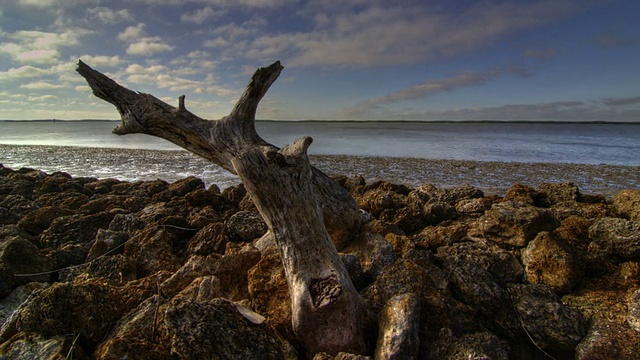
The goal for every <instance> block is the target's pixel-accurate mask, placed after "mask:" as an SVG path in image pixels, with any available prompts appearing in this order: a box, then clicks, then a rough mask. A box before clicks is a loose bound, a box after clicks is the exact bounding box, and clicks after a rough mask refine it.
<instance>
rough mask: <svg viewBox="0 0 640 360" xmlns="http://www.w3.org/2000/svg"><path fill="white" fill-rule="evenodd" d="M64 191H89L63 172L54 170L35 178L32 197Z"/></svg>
mask: <svg viewBox="0 0 640 360" xmlns="http://www.w3.org/2000/svg"><path fill="white" fill-rule="evenodd" d="M66 191H69V192H76V193H80V194H82V193H85V192H87V193H89V192H88V191H87V189H86V188H85V187H84V186H82V184H80V183H79V182H78V181H77V180H74V179H73V178H72V177H71V175H69V174H67V173H65V172H55V173H53V174H51V175H49V176H46V177H44V178H41V179H38V180H36V183H35V186H34V188H33V197H34V198H38V197H39V196H41V195H43V194H49V193H64V192H66Z"/></svg>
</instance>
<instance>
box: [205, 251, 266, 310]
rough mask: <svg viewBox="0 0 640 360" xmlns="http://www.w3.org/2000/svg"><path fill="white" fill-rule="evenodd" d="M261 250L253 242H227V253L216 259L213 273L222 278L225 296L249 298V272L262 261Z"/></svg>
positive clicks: (236, 299)
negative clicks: (241, 244) (237, 243)
mask: <svg viewBox="0 0 640 360" xmlns="http://www.w3.org/2000/svg"><path fill="white" fill-rule="evenodd" d="M260 258H261V254H260V250H258V249H256V248H255V246H253V244H244V245H243V246H238V245H236V244H234V243H228V244H227V250H226V252H225V255H224V256H223V257H221V258H219V259H218V260H216V261H215V263H214V264H213V265H212V266H213V275H215V276H216V277H217V278H218V279H220V291H221V292H222V294H223V297H225V298H227V299H230V300H234V301H239V300H246V299H249V298H250V296H249V291H248V289H247V273H248V271H249V269H251V268H252V267H254V266H255V265H256V264H257V263H258V261H260Z"/></svg>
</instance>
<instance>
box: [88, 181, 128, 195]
mask: <svg viewBox="0 0 640 360" xmlns="http://www.w3.org/2000/svg"><path fill="white" fill-rule="evenodd" d="M120 182H121V181H120V180H118V179H96V180H94V181H89V182H87V183H86V184H84V187H85V188H87V189H88V190H89V191H90V192H91V193H92V194H105V193H108V192H110V191H111V187H112V186H113V185H115V184H119V183H120Z"/></svg>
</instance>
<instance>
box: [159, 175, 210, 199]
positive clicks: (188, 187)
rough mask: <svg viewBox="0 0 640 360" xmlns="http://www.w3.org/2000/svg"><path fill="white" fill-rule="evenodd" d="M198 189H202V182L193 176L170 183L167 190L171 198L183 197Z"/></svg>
mask: <svg viewBox="0 0 640 360" xmlns="http://www.w3.org/2000/svg"><path fill="white" fill-rule="evenodd" d="M198 189H204V182H203V181H202V180H200V179H198V178H197V177H195V176H187V177H186V178H183V179H180V180H177V181H175V182H173V183H171V184H170V185H169V187H168V189H167V190H169V191H170V192H171V195H173V196H185V195H187V194H188V193H190V192H192V191H195V190H198Z"/></svg>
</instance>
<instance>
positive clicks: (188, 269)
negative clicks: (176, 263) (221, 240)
mask: <svg viewBox="0 0 640 360" xmlns="http://www.w3.org/2000/svg"><path fill="white" fill-rule="evenodd" d="M218 257H219V256H217V255H216V256H209V257H204V256H201V255H194V256H192V257H191V258H189V260H188V261H187V262H186V263H185V264H184V265H183V266H182V267H181V268H180V269H178V271H176V272H175V273H173V275H171V277H170V278H168V279H167V280H165V281H164V282H163V283H162V284H160V291H161V293H162V294H163V295H164V296H166V297H169V298H171V297H173V296H174V295H175V294H177V293H178V292H180V291H181V290H182V289H183V288H185V287H186V286H187V285H189V284H190V283H191V282H192V281H193V280H194V279H195V278H197V277H201V276H206V275H212V274H213V273H214V263H215V261H216V260H217V258H218Z"/></svg>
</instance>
